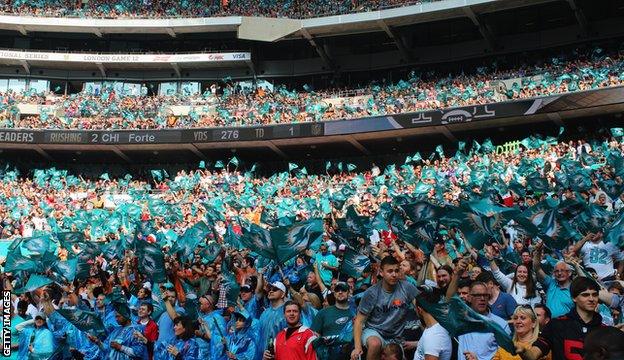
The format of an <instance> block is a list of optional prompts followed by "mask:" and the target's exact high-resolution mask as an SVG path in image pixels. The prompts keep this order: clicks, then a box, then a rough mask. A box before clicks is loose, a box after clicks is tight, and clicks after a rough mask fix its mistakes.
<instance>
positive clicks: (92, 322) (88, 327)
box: [56, 309, 105, 334]
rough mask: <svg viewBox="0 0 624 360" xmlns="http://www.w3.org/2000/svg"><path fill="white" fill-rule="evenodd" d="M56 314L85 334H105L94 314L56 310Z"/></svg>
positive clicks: (97, 317)
mask: <svg viewBox="0 0 624 360" xmlns="http://www.w3.org/2000/svg"><path fill="white" fill-rule="evenodd" d="M56 312H57V313H58V314H59V315H61V316H62V317H64V318H65V319H66V320H67V321H69V322H70V323H71V324H72V325H74V326H75V327H77V328H78V329H79V330H82V331H84V332H86V333H90V334H103V333H104V332H105V330H104V324H103V323H102V320H101V319H100V317H99V316H98V315H97V314H96V313H95V312H92V311H85V310H79V309H58V310H56Z"/></svg>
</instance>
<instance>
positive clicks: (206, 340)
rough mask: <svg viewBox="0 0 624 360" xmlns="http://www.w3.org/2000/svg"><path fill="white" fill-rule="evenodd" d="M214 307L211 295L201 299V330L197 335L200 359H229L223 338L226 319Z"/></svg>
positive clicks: (199, 315) (197, 331)
mask: <svg viewBox="0 0 624 360" xmlns="http://www.w3.org/2000/svg"><path fill="white" fill-rule="evenodd" d="M214 305H215V303H214V299H213V297H212V296H210V295H204V296H202V297H200V298H199V314H198V317H199V319H198V320H199V329H198V330H196V334H195V335H196V336H197V337H198V340H197V343H198V345H199V357H200V358H202V359H210V360H217V359H227V356H226V355H225V351H224V349H223V343H222V339H223V337H222V336H221V334H225V332H226V328H225V319H224V318H223V316H221V314H219V313H218V310H215V306H214ZM207 330H210V331H207ZM207 334H210V337H208V336H207Z"/></svg>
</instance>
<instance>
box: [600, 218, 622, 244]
mask: <svg viewBox="0 0 624 360" xmlns="http://www.w3.org/2000/svg"><path fill="white" fill-rule="evenodd" d="M604 241H605V242H610V243H611V244H613V245H615V246H617V247H618V248H620V249H624V211H620V213H619V216H618V217H617V219H615V221H614V222H613V223H612V224H611V225H610V226H609V227H608V228H606V229H605V237H604Z"/></svg>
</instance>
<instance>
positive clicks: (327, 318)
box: [311, 306, 355, 336]
mask: <svg viewBox="0 0 624 360" xmlns="http://www.w3.org/2000/svg"><path fill="white" fill-rule="evenodd" d="M354 316H355V313H354V312H353V311H352V310H350V309H339V308H337V307H336V306H330V307H327V308H325V309H323V310H321V311H319V312H318V314H316V316H315V317H314V320H313V321H312V326H311V329H312V330H313V331H314V332H316V333H318V334H319V335H321V336H337V335H340V333H341V332H342V329H344V327H345V325H347V324H348V323H349V321H352V320H353V317H354Z"/></svg>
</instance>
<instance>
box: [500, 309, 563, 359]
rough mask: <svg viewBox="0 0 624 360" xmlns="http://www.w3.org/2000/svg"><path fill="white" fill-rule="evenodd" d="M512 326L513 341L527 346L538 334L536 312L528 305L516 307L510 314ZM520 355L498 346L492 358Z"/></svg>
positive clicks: (549, 357)
mask: <svg viewBox="0 0 624 360" xmlns="http://www.w3.org/2000/svg"><path fill="white" fill-rule="evenodd" d="M511 320H512V322H513V327H514V335H513V338H512V340H513V343H514V345H516V347H517V346H518V345H523V346H527V345H530V344H532V343H533V342H534V341H535V340H537V337H538V336H539V332H540V329H539V322H538V321H537V314H536V313H535V310H533V308H532V307H531V306H530V305H520V306H518V307H517V308H516V310H515V311H514V313H513V315H512V316H511ZM521 359H522V358H521V357H520V355H511V354H510V353H508V352H507V351H506V350H505V349H503V348H501V347H499V348H498V351H496V353H495V354H494V357H493V358H492V360H521ZM551 359H552V356H551V354H550V353H548V355H546V356H544V357H542V358H540V360H551Z"/></svg>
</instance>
